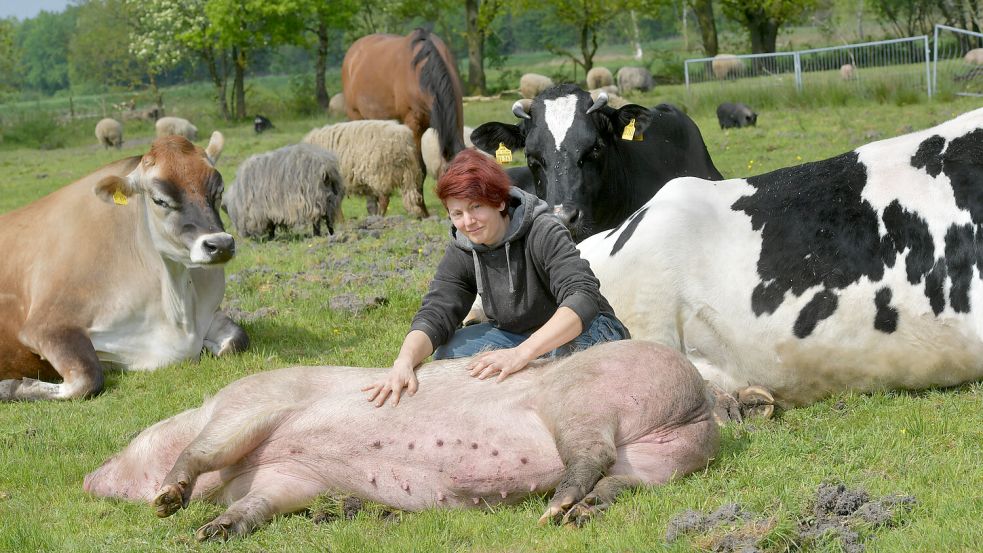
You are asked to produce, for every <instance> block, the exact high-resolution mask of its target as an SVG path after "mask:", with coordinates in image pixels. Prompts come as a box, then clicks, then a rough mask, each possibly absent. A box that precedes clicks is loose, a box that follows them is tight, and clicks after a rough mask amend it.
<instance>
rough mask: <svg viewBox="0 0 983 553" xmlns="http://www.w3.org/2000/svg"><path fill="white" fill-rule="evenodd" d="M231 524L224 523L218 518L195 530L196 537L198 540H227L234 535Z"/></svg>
mask: <svg viewBox="0 0 983 553" xmlns="http://www.w3.org/2000/svg"><path fill="white" fill-rule="evenodd" d="M229 530H230V525H229V524H223V523H222V522H219V521H218V520H217V519H216V520H213V521H211V522H209V523H208V524H206V525H204V526H202V527H201V528H199V529H198V530H197V531H196V532H195V539H196V540H198V541H213V540H220V541H227V540H228V539H229V538H231V537H232V534H231V532H230V531H229Z"/></svg>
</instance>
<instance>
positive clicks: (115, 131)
mask: <svg viewBox="0 0 983 553" xmlns="http://www.w3.org/2000/svg"><path fill="white" fill-rule="evenodd" d="M96 138H97V139H98V140H99V143H100V144H102V145H103V146H104V147H106V148H109V147H110V146H115V147H116V149H117V150H118V149H120V148H122V147H123V124H122V123H120V122H119V121H117V120H115V119H113V118H111V117H107V118H105V119H102V120H100V121H99V122H98V123H96Z"/></svg>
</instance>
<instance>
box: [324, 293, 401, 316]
mask: <svg viewBox="0 0 983 553" xmlns="http://www.w3.org/2000/svg"><path fill="white" fill-rule="evenodd" d="M387 303H389V300H388V299H387V298H384V297H382V296H372V297H362V296H357V295H355V294H341V295H338V296H335V297H333V298H331V299H330V300H329V301H328V307H330V308H331V310H332V311H347V312H349V313H354V314H358V313H362V312H363V311H369V310H371V309H375V308H376V307H379V306H380V305H386V304H387Z"/></svg>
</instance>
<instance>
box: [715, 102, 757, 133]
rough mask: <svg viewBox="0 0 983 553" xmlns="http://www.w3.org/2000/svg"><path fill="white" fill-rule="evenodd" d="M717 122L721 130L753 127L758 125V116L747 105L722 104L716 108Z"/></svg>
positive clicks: (738, 103)
mask: <svg viewBox="0 0 983 553" xmlns="http://www.w3.org/2000/svg"><path fill="white" fill-rule="evenodd" d="M717 121H719V122H720V128H721V129H729V128H740V127H754V126H756V125H757V124H758V114H757V113H755V112H754V110H752V109H751V108H749V107H748V106H747V104H742V103H740V102H737V103H733V104H732V103H730V102H724V103H722V104H720V105H719V106H717Z"/></svg>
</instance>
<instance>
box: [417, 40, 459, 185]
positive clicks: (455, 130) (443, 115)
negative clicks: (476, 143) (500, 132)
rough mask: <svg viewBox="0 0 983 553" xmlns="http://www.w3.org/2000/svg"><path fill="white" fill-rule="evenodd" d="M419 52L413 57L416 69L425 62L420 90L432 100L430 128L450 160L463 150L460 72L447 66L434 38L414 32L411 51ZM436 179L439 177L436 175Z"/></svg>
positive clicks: (441, 150)
mask: <svg viewBox="0 0 983 553" xmlns="http://www.w3.org/2000/svg"><path fill="white" fill-rule="evenodd" d="M417 46H419V47H420V50H419V51H418V52H417V53H416V56H414V57H413V67H417V64H419V63H421V62H423V67H422V68H421V69H420V88H421V89H422V90H424V91H426V92H427V93H428V94H430V96H431V97H433V104H431V106H430V127H431V128H433V129H435V130H436V131H437V134H438V135H439V136H440V155H441V157H443V158H444V159H447V160H450V159H451V158H452V157H454V155H455V154H457V153H458V152H460V151H461V150H463V149H464V140H463V139H462V137H461V126H462V125H463V121H461V93H460V88H459V87H460V84H459V83H457V82H456V80H457V72H456V71H453V70H452V69H451V68H450V67H448V65H447V64H446V63H445V62H444V58H443V56H441V55H440V51H439V50H438V48H437V44H436V43H435V42H434V39H433V35H431V34H430V32H429V31H427V30H426V29H417V30H415V31H413V35H412V36H411V37H410V48H411V49H414V50H415V49H416V47H417ZM435 176H436V175H435Z"/></svg>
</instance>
